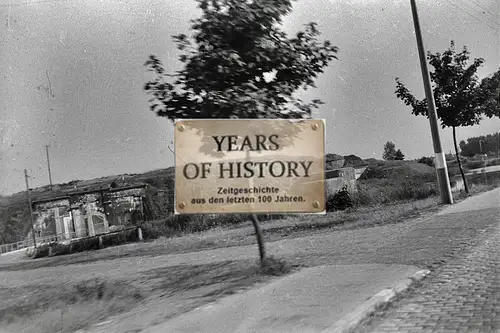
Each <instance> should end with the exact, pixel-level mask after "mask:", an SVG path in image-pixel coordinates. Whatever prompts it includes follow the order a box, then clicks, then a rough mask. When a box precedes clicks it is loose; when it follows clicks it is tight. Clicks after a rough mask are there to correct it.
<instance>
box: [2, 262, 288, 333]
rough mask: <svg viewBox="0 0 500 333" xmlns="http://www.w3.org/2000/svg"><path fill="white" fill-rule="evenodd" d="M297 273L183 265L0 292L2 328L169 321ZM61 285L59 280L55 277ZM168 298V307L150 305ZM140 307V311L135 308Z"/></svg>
mask: <svg viewBox="0 0 500 333" xmlns="http://www.w3.org/2000/svg"><path fill="white" fill-rule="evenodd" d="M294 269H296V267H294V266H290V265H288V264H286V263H284V262H283V261H282V260H280V259H276V258H272V257H269V258H268V259H267V260H266V264H265V267H263V268H262V267H260V266H259V265H258V264H257V263H256V262H255V261H253V260H243V261H226V262H220V263H214V264H206V265H189V264H186V265H178V266H171V267H162V268H158V269H152V270H148V271H146V272H143V273H141V274H140V275H139V276H135V277H131V278H127V277H120V279H118V280H103V279H91V280H85V281H80V282H77V283H66V284H62V285H57V284H56V283H54V284H51V285H44V286H36V285H33V286H29V287H23V288H4V289H0V296H1V297H0V299H1V302H0V326H2V327H5V328H6V329H7V331H8V332H29V333H31V332H33V333H35V332H64V333H66V332H67V333H69V332H74V331H76V330H79V329H85V328H86V327H87V326H88V325H89V324H91V323H97V322H100V321H103V320H104V319H106V318H108V317H110V316H113V315H118V316H119V315H120V314H122V315H123V314H125V313H126V315H127V316H128V315H129V313H131V312H134V310H137V311H136V313H140V311H139V310H138V309H141V308H144V309H146V310H147V311H148V312H151V311H153V312H154V311H158V313H153V315H155V316H156V317H161V318H163V319H164V320H168V319H169V318H172V317H174V316H176V315H178V314H179V313H183V312H187V311H189V310H192V309H194V308H196V307H198V306H201V305H203V304H207V303H210V302H214V301H216V300H217V299H219V298H220V297H223V296H227V295H231V294H234V293H237V292H239V291H241V290H245V289H247V288H249V287H250V286H253V285H255V284H256V283H262V282H264V281H267V280H269V279H271V278H273V276H280V275H283V274H287V273H289V272H291V271H293V270H294ZM55 280H56V281H57V279H56V278H55ZM165 299H168V302H167V304H171V306H167V307H166V308H165V307H164V306H163V307H161V309H155V308H154V307H153V306H151V307H150V306H149V304H152V303H150V302H153V303H154V302H155V301H158V300H160V301H161V300H163V301H165ZM136 308H137V309H136Z"/></svg>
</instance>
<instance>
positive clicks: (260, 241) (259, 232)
mask: <svg viewBox="0 0 500 333" xmlns="http://www.w3.org/2000/svg"><path fill="white" fill-rule="evenodd" d="M252 224H253V227H254V229H255V236H256V237H257V244H258V245H259V255H260V265H261V266H262V265H263V264H264V259H265V258H266V248H265V245H264V238H263V237H262V230H260V226H259V218H258V217H257V215H256V214H252Z"/></svg>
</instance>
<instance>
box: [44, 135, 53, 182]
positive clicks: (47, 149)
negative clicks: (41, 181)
mask: <svg viewBox="0 0 500 333" xmlns="http://www.w3.org/2000/svg"><path fill="white" fill-rule="evenodd" d="M49 147H50V146H49V145H45V152H46V153H47V168H48V170H49V182H50V189H51V190H52V175H51V173H50V160H49Z"/></svg>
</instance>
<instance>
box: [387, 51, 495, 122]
mask: <svg viewBox="0 0 500 333" xmlns="http://www.w3.org/2000/svg"><path fill="white" fill-rule="evenodd" d="M469 55H470V52H469V51H468V50H467V48H466V47H464V48H463V50H462V51H461V52H459V53H457V52H456V50H455V44H454V42H453V41H452V42H451V46H450V48H448V50H446V51H445V52H444V53H443V54H441V53H439V52H438V53H435V54H433V53H430V52H428V54H427V58H428V60H429V63H430V64H431V65H432V66H433V67H434V70H433V71H431V73H430V77H431V81H432V83H433V86H434V87H433V93H434V100H435V103H436V112H437V116H438V118H439V120H440V121H441V126H442V127H443V128H444V127H459V126H472V125H476V124H479V122H480V121H481V119H482V115H486V116H488V117H492V116H493V115H497V116H498V89H499V87H500V85H499V83H500V82H499V75H498V72H497V73H495V75H493V76H491V77H490V78H485V79H483V80H482V81H481V82H479V78H478V76H477V75H476V73H477V70H478V69H479V68H480V67H481V66H482V65H483V63H484V60H483V59H482V58H477V59H474V61H473V62H472V63H471V64H468V61H469ZM495 93H496V97H497V101H496V102H495V101H494V97H495ZM396 96H397V97H398V98H400V99H401V100H403V102H404V103H405V104H406V105H408V106H411V107H412V113H413V114H414V115H417V116H418V115H424V116H428V114H427V100H426V99H422V100H418V99H417V98H416V97H415V96H414V95H413V94H412V93H411V92H410V91H409V89H408V88H407V87H406V86H405V85H404V84H403V83H402V82H401V81H400V79H399V78H396ZM495 107H496V108H497V109H496V110H495Z"/></svg>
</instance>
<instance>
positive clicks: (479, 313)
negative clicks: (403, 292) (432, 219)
mask: <svg viewBox="0 0 500 333" xmlns="http://www.w3.org/2000/svg"><path fill="white" fill-rule="evenodd" d="M499 206H500V194H499V192H498V191H495V192H490V193H488V194H486V195H483V196H479V197H475V198H471V199H470V200H469V201H468V202H467V205H462V206H456V207H453V206H452V207H450V208H449V209H446V210H444V211H443V212H441V214H440V215H441V216H455V217H456V218H457V219H458V218H460V216H461V214H463V213H464V212H465V211H472V212H477V213H478V214H480V213H481V212H483V211H490V214H491V219H492V220H494V221H495V222H496V224H497V226H496V228H494V229H493V230H492V231H491V233H489V234H488V235H485V237H483V239H481V241H480V242H479V244H478V246H477V247H475V248H474V249H472V250H471V251H469V252H468V253H467V254H466V255H465V256H463V257H461V258H457V259H455V260H452V261H450V262H448V263H447V264H446V265H444V266H442V267H440V268H439V269H437V270H436V271H435V272H433V273H431V275H429V277H428V278H427V279H426V280H424V283H423V286H422V287H420V288H417V289H415V290H414V291H413V292H411V293H410V294H409V295H408V297H405V298H403V299H402V300H401V301H398V302H396V303H395V304H394V305H393V306H392V307H391V309H390V310H389V311H387V312H386V313H383V314H380V315H379V316H377V317H375V319H374V320H373V321H372V323H370V324H369V325H366V326H365V327H360V328H359V330H358V331H359V332H374V333H375V332H377V333H385V332H400V333H410V332H443V333H444V332H468V333H473V332H485V333H486V332H500V251H499V249H500V224H499V222H500V209H499V208H498V207H499ZM475 221H476V219H471V220H470V223H474V222H475Z"/></svg>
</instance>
